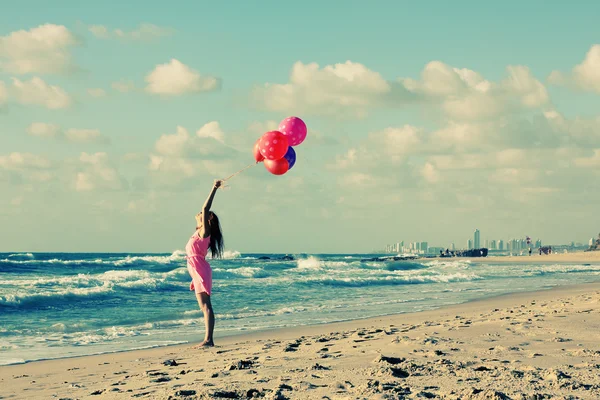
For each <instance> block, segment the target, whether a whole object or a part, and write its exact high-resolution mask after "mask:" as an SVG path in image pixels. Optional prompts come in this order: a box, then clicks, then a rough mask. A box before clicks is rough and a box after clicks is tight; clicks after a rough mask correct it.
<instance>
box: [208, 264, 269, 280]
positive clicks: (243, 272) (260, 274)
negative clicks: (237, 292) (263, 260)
mask: <svg viewBox="0 0 600 400" xmlns="http://www.w3.org/2000/svg"><path fill="white" fill-rule="evenodd" d="M213 272H214V273H215V275H214V277H215V278H216V279H220V278H227V277H237V278H239V277H243V278H267V277H270V276H271V274H270V273H269V272H267V271H265V270H264V269H262V268H260V267H241V268H214V269H213Z"/></svg>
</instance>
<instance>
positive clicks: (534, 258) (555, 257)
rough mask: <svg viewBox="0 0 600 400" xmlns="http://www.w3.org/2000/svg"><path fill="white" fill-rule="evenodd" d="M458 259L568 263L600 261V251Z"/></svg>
mask: <svg viewBox="0 0 600 400" xmlns="http://www.w3.org/2000/svg"><path fill="white" fill-rule="evenodd" d="M456 259H457V260H470V261H472V262H487V263H499V264H503V263H515V262H520V263H528V264H549V263H557V264H566V263H573V264H576V263H593V264H597V263H600V251H581V252H575V253H553V254H543V255H539V254H532V255H531V256H529V255H526V254H524V255H522V256H521V255H518V256H500V257H498V256H490V257H484V258H479V257H473V258H469V257H457V258H456Z"/></svg>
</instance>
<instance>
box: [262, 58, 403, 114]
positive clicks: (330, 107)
mask: <svg viewBox="0 0 600 400" xmlns="http://www.w3.org/2000/svg"><path fill="white" fill-rule="evenodd" d="M405 97H410V93H409V92H408V91H407V90H406V89H405V88H404V87H403V86H400V85H397V84H392V83H390V82H387V81H386V80H385V79H384V78H383V77H382V76H381V75H380V74H379V73H377V72H375V71H372V70H370V69H368V68H367V67H366V66H364V65H362V64H360V63H354V62H352V61H346V62H345V63H343V64H335V65H326V66H325V67H323V68H320V67H319V65H318V64H316V63H310V64H304V63H302V62H296V63H295V64H294V66H293V67H292V71H291V73H290V81H289V83H285V84H272V83H267V84H265V85H263V86H257V87H255V88H254V90H253V92H252V102H253V104H255V105H257V106H258V107H259V108H263V109H266V110H270V111H277V112H284V111H285V112H287V111H290V112H291V111H293V112H295V113H299V114H321V115H337V114H340V113H349V114H351V115H353V116H359V117H362V116H364V115H366V113H367V111H368V110H369V109H370V108H372V107H373V106H374V105H376V104H380V105H381V104H385V103H386V102H391V101H398V100H399V99H400V100H402V99H403V98H405Z"/></svg>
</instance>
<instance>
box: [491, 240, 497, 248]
mask: <svg viewBox="0 0 600 400" xmlns="http://www.w3.org/2000/svg"><path fill="white" fill-rule="evenodd" d="M490 250H496V239H493V240H492V241H491V242H490Z"/></svg>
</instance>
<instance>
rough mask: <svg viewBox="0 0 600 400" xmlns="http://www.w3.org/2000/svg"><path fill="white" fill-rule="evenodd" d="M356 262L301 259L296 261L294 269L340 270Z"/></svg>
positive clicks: (311, 258) (313, 258) (312, 258)
mask: <svg viewBox="0 0 600 400" xmlns="http://www.w3.org/2000/svg"><path fill="white" fill-rule="evenodd" d="M355 263H356V264H358V263H357V262H347V261H322V260H320V259H318V258H317V257H315V256H310V257H308V258H301V259H298V260H297V261H296V268H297V269H299V270H319V269H326V268H342V267H347V266H349V265H351V264H355Z"/></svg>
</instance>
